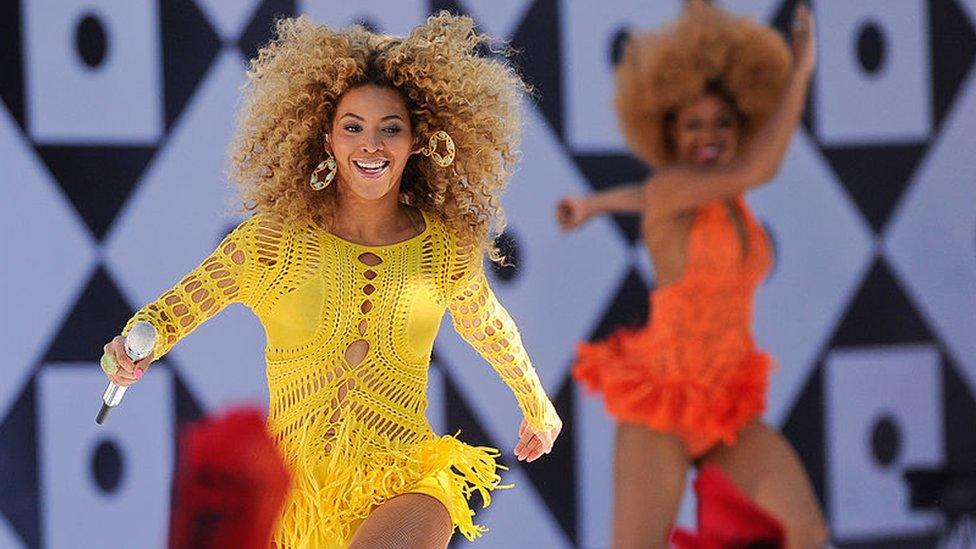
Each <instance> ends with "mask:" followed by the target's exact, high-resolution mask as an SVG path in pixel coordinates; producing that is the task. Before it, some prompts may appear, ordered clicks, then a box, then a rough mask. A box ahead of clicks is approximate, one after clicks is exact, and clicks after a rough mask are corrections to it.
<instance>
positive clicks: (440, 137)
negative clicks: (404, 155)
mask: <svg viewBox="0 0 976 549" xmlns="http://www.w3.org/2000/svg"><path fill="white" fill-rule="evenodd" d="M440 141H443V142H444V154H443V155H441V153H439V152H437V144H438V142H440ZM420 152H421V153H423V154H424V155H425V156H429V157H430V159H431V160H433V161H434V163H435V164H437V165H438V166H440V167H442V168H446V167H448V166H450V165H451V164H452V163H454V157H455V156H456V155H457V149H456V147H455V146H454V140H453V139H451V136H450V135H448V134H447V132H446V131H444V130H440V131H438V132H435V133H434V135H432V136H430V141H429V142H428V143H427V146H426V147H424V148H423V149H421V150H420Z"/></svg>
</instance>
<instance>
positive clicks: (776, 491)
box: [702, 420, 829, 549]
mask: <svg viewBox="0 0 976 549" xmlns="http://www.w3.org/2000/svg"><path fill="white" fill-rule="evenodd" d="M702 463H711V464H712V465H717V466H718V467H720V468H721V469H722V470H723V471H724V472H725V473H726V474H727V475H728V476H729V477H730V478H731V479H732V480H733V481H734V482H735V483H736V484H737V485H738V486H739V487H740V488H741V489H742V490H743V491H744V492H745V493H746V494H747V495H748V496H749V497H750V498H751V499H752V500H753V501H755V502H756V503H758V504H759V506H760V507H762V508H764V509H766V510H767V511H768V512H769V513H770V514H772V515H773V516H774V517H776V518H777V519H779V520H780V522H782V524H783V527H784V528H785V529H786V536H787V547H790V548H791V549H793V548H796V549H807V548H812V547H823V546H824V545H826V543H827V542H828V539H829V535H828V532H827V524H826V522H825V521H824V518H823V513H822V512H821V510H820V505H819V503H818V502H817V498H816V496H815V495H814V493H813V486H812V485H811V484H810V479H809V477H807V473H806V471H805V470H804V469H803V464H802V463H801V462H800V458H799V457H798V456H797V455H796V452H795V451H794V450H793V447H792V446H790V443H789V442H787V441H786V439H785V438H783V435H781V434H779V433H778V432H777V431H776V430H775V429H773V428H771V427H769V426H768V425H766V424H765V423H763V422H761V421H758V420H756V421H753V422H752V423H750V424H749V425H747V426H746V427H745V428H744V429H743V430H742V432H740V433H739V437H738V440H737V441H736V443H735V445H734V446H726V445H724V444H719V445H718V446H716V447H715V448H713V449H711V450H709V452H708V453H707V454H705V456H704V457H703V458H702Z"/></svg>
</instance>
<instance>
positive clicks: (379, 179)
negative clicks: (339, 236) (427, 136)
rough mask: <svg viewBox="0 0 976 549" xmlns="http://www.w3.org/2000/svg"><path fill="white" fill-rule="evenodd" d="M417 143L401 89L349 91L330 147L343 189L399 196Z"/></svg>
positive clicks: (338, 110)
mask: <svg viewBox="0 0 976 549" xmlns="http://www.w3.org/2000/svg"><path fill="white" fill-rule="evenodd" d="M412 145H413V131H412V128H411V125H410V113H409V112H408V111H407V105H406V102H405V101H404V99H403V96H402V95H400V93H399V92H398V91H397V90H395V89H393V88H388V87H383V86H377V85H374V84H367V85H364V86H360V87H357V88H353V89H350V90H348V91H347V92H346V93H345V94H343V96H342V98H341V99H340V100H339V104H338V105H337V107H336V112H335V117H334V118H333V121H332V128H331V129H330V131H329V141H328V145H327V146H328V147H329V148H330V149H331V151H332V154H333V156H334V157H335V160H336V166H337V168H338V173H337V180H338V185H339V187H340V190H341V191H343V192H350V193H352V194H354V195H355V196H358V197H359V198H361V199H364V200H377V199H380V198H382V197H384V196H386V195H388V194H390V193H391V192H392V193H394V194H396V195H399V192H400V178H401V177H402V176H403V169H404V168H405V167H406V166H407V161H408V160H409V159H410V155H411V147H412Z"/></svg>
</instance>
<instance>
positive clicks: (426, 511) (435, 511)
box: [349, 494, 454, 549]
mask: <svg viewBox="0 0 976 549" xmlns="http://www.w3.org/2000/svg"><path fill="white" fill-rule="evenodd" d="M453 531H454V524H453V523H452V522H451V515H450V514H448V512H447V508H445V507H444V504H443V503H441V502H440V501H437V499H435V498H432V497H430V496H428V495H425V494H403V495H402V496H397V497H395V498H393V499H391V500H389V501H387V502H385V503H383V504H382V505H380V506H379V507H377V508H376V509H373V512H371V513H370V514H369V516H368V517H366V520H364V521H363V523H362V525H360V527H359V529H358V530H356V535H354V536H353V538H352V542H351V543H350V544H349V547H350V549H401V548H403V549H408V548H414V547H417V548H423V549H444V548H445V547H447V543H448V542H449V541H450V540H451V534H452V533H453Z"/></svg>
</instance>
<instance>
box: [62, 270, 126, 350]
mask: <svg viewBox="0 0 976 549" xmlns="http://www.w3.org/2000/svg"><path fill="white" fill-rule="evenodd" d="M130 316H132V311H131V310H130V308H129V306H128V305H127V304H126V300H125V298H124V297H122V293H121V292H120V291H119V289H118V288H117V287H116V286H115V282H114V281H113V280H112V278H111V276H109V274H108V273H107V272H106V271H105V268H104V267H103V266H99V267H98V268H97V269H96V270H95V271H94V272H93V273H92V276H91V278H89V279H88V283H87V284H86V285H85V290H84V291H83V292H82V293H81V295H80V297H79V298H78V300H77V301H76V302H75V304H74V307H73V308H72V310H71V312H70V313H68V315H67V316H66V317H65V320H64V322H63V323H62V324H61V326H60V328H58V331H57V336H56V337H55V338H54V339H53V340H52V341H51V345H50V347H48V349H47V352H46V353H45V354H44V362H51V363H57V362H68V363H70V362H77V361H90V362H94V361H97V360H98V358H99V357H100V356H101V355H102V349H101V345H103V344H105V343H106V342H108V341H109V340H111V339H112V338H113V337H115V336H116V335H118V334H119V332H120V331H121V330H122V327H123V326H125V323H126V321H128V320H129V317H130ZM93 342H100V343H96V344H93Z"/></svg>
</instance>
